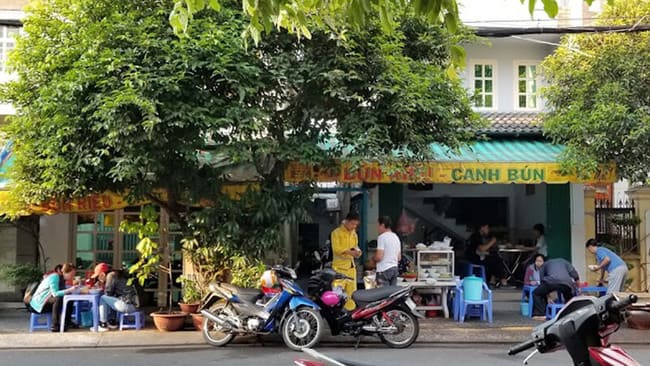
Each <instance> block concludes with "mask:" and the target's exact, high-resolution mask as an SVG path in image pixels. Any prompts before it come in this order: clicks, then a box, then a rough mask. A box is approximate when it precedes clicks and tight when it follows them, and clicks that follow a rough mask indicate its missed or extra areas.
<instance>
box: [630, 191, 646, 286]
mask: <svg viewBox="0 0 650 366" xmlns="http://www.w3.org/2000/svg"><path fill="white" fill-rule="evenodd" d="M627 194H628V197H630V199H631V200H632V201H634V207H635V209H636V215H637V216H639V218H640V219H641V224H639V254H640V258H639V265H638V266H637V267H638V268H634V269H632V271H631V272H638V278H636V279H635V281H634V282H633V283H632V285H633V288H636V289H637V290H645V289H647V288H648V278H649V276H650V271H649V268H648V265H647V264H646V263H647V262H648V235H650V186H639V187H632V188H630V190H629V191H627ZM641 265H642V266H641ZM635 266H636V264H635ZM630 275H632V273H630Z"/></svg>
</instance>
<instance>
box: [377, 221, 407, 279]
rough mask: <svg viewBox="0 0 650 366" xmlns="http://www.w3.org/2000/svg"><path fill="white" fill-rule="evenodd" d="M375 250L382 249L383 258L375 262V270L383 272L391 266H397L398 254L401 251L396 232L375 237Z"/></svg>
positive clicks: (388, 232) (387, 232)
mask: <svg viewBox="0 0 650 366" xmlns="http://www.w3.org/2000/svg"><path fill="white" fill-rule="evenodd" d="M377 250H383V251H384V256H383V258H382V259H381V260H380V261H379V262H377V272H383V271H385V270H387V269H390V268H392V267H397V263H398V262H399V255H400V253H401V251H402V247H401V243H400V240H399V237H398V236H397V234H395V233H394V232H392V231H386V232H385V233H383V234H381V235H379V236H378V237H377Z"/></svg>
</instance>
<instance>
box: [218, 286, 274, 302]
mask: <svg viewBox="0 0 650 366" xmlns="http://www.w3.org/2000/svg"><path fill="white" fill-rule="evenodd" d="M221 287H223V288H225V289H226V290H228V291H230V292H232V293H233V294H237V296H239V297H240V298H241V299H242V300H244V301H248V302H252V303H255V302H256V301H257V300H259V299H261V298H262V297H263V296H264V293H263V292H262V291H261V290H259V289H256V288H244V287H239V286H235V285H232V284H230V283H222V284H221Z"/></svg>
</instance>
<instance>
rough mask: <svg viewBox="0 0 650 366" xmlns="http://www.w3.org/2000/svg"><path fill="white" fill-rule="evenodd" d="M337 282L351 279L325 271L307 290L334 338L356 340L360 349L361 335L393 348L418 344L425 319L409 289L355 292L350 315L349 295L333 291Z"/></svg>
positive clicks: (393, 287)
mask: <svg viewBox="0 0 650 366" xmlns="http://www.w3.org/2000/svg"><path fill="white" fill-rule="evenodd" d="M335 280H352V279H351V278H349V277H347V276H345V275H343V274H340V273H338V272H336V271H334V270H333V269H331V268H326V269H323V270H321V271H319V272H318V273H316V274H314V275H313V276H312V277H311V278H310V279H309V283H308V287H307V289H308V290H307V292H308V293H309V295H310V296H311V297H312V299H313V300H314V301H315V302H316V304H318V305H319V307H320V309H321V310H320V311H321V314H322V316H323V318H325V320H326V321H327V323H328V324H329V327H330V330H331V332H332V335H334V336H336V335H339V334H341V335H350V336H354V337H357V346H358V344H359V342H360V340H361V336H362V335H373V336H377V337H379V339H380V340H381V342H382V343H384V344H385V345H387V346H388V347H391V348H406V347H409V346H410V345H412V344H413V342H415V341H416V340H417V337H418V335H419V332H420V325H419V322H418V317H422V315H421V314H420V313H418V312H417V311H416V310H415V302H413V300H411V293H412V289H411V287H410V286H409V287H401V286H389V287H380V288H376V289H371V290H358V291H355V292H354V293H353V294H352V299H353V300H354V301H355V302H356V303H357V308H356V309H355V310H354V311H352V312H350V311H348V310H346V309H345V308H344V307H343V305H344V304H345V302H346V300H347V295H346V294H345V293H344V292H343V290H342V289H341V288H340V287H335V288H333V287H332V283H333V281H335Z"/></svg>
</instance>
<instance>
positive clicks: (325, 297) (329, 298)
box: [320, 291, 340, 306]
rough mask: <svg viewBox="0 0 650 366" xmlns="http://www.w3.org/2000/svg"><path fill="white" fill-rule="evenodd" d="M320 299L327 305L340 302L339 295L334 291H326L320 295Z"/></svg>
mask: <svg viewBox="0 0 650 366" xmlns="http://www.w3.org/2000/svg"><path fill="white" fill-rule="evenodd" d="M320 300H321V301H322V302H323V304H325V305H327V306H335V305H337V304H338V303H339V300H340V298H339V295H337V294H336V292H334V291H325V292H323V294H322V295H321V296H320Z"/></svg>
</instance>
